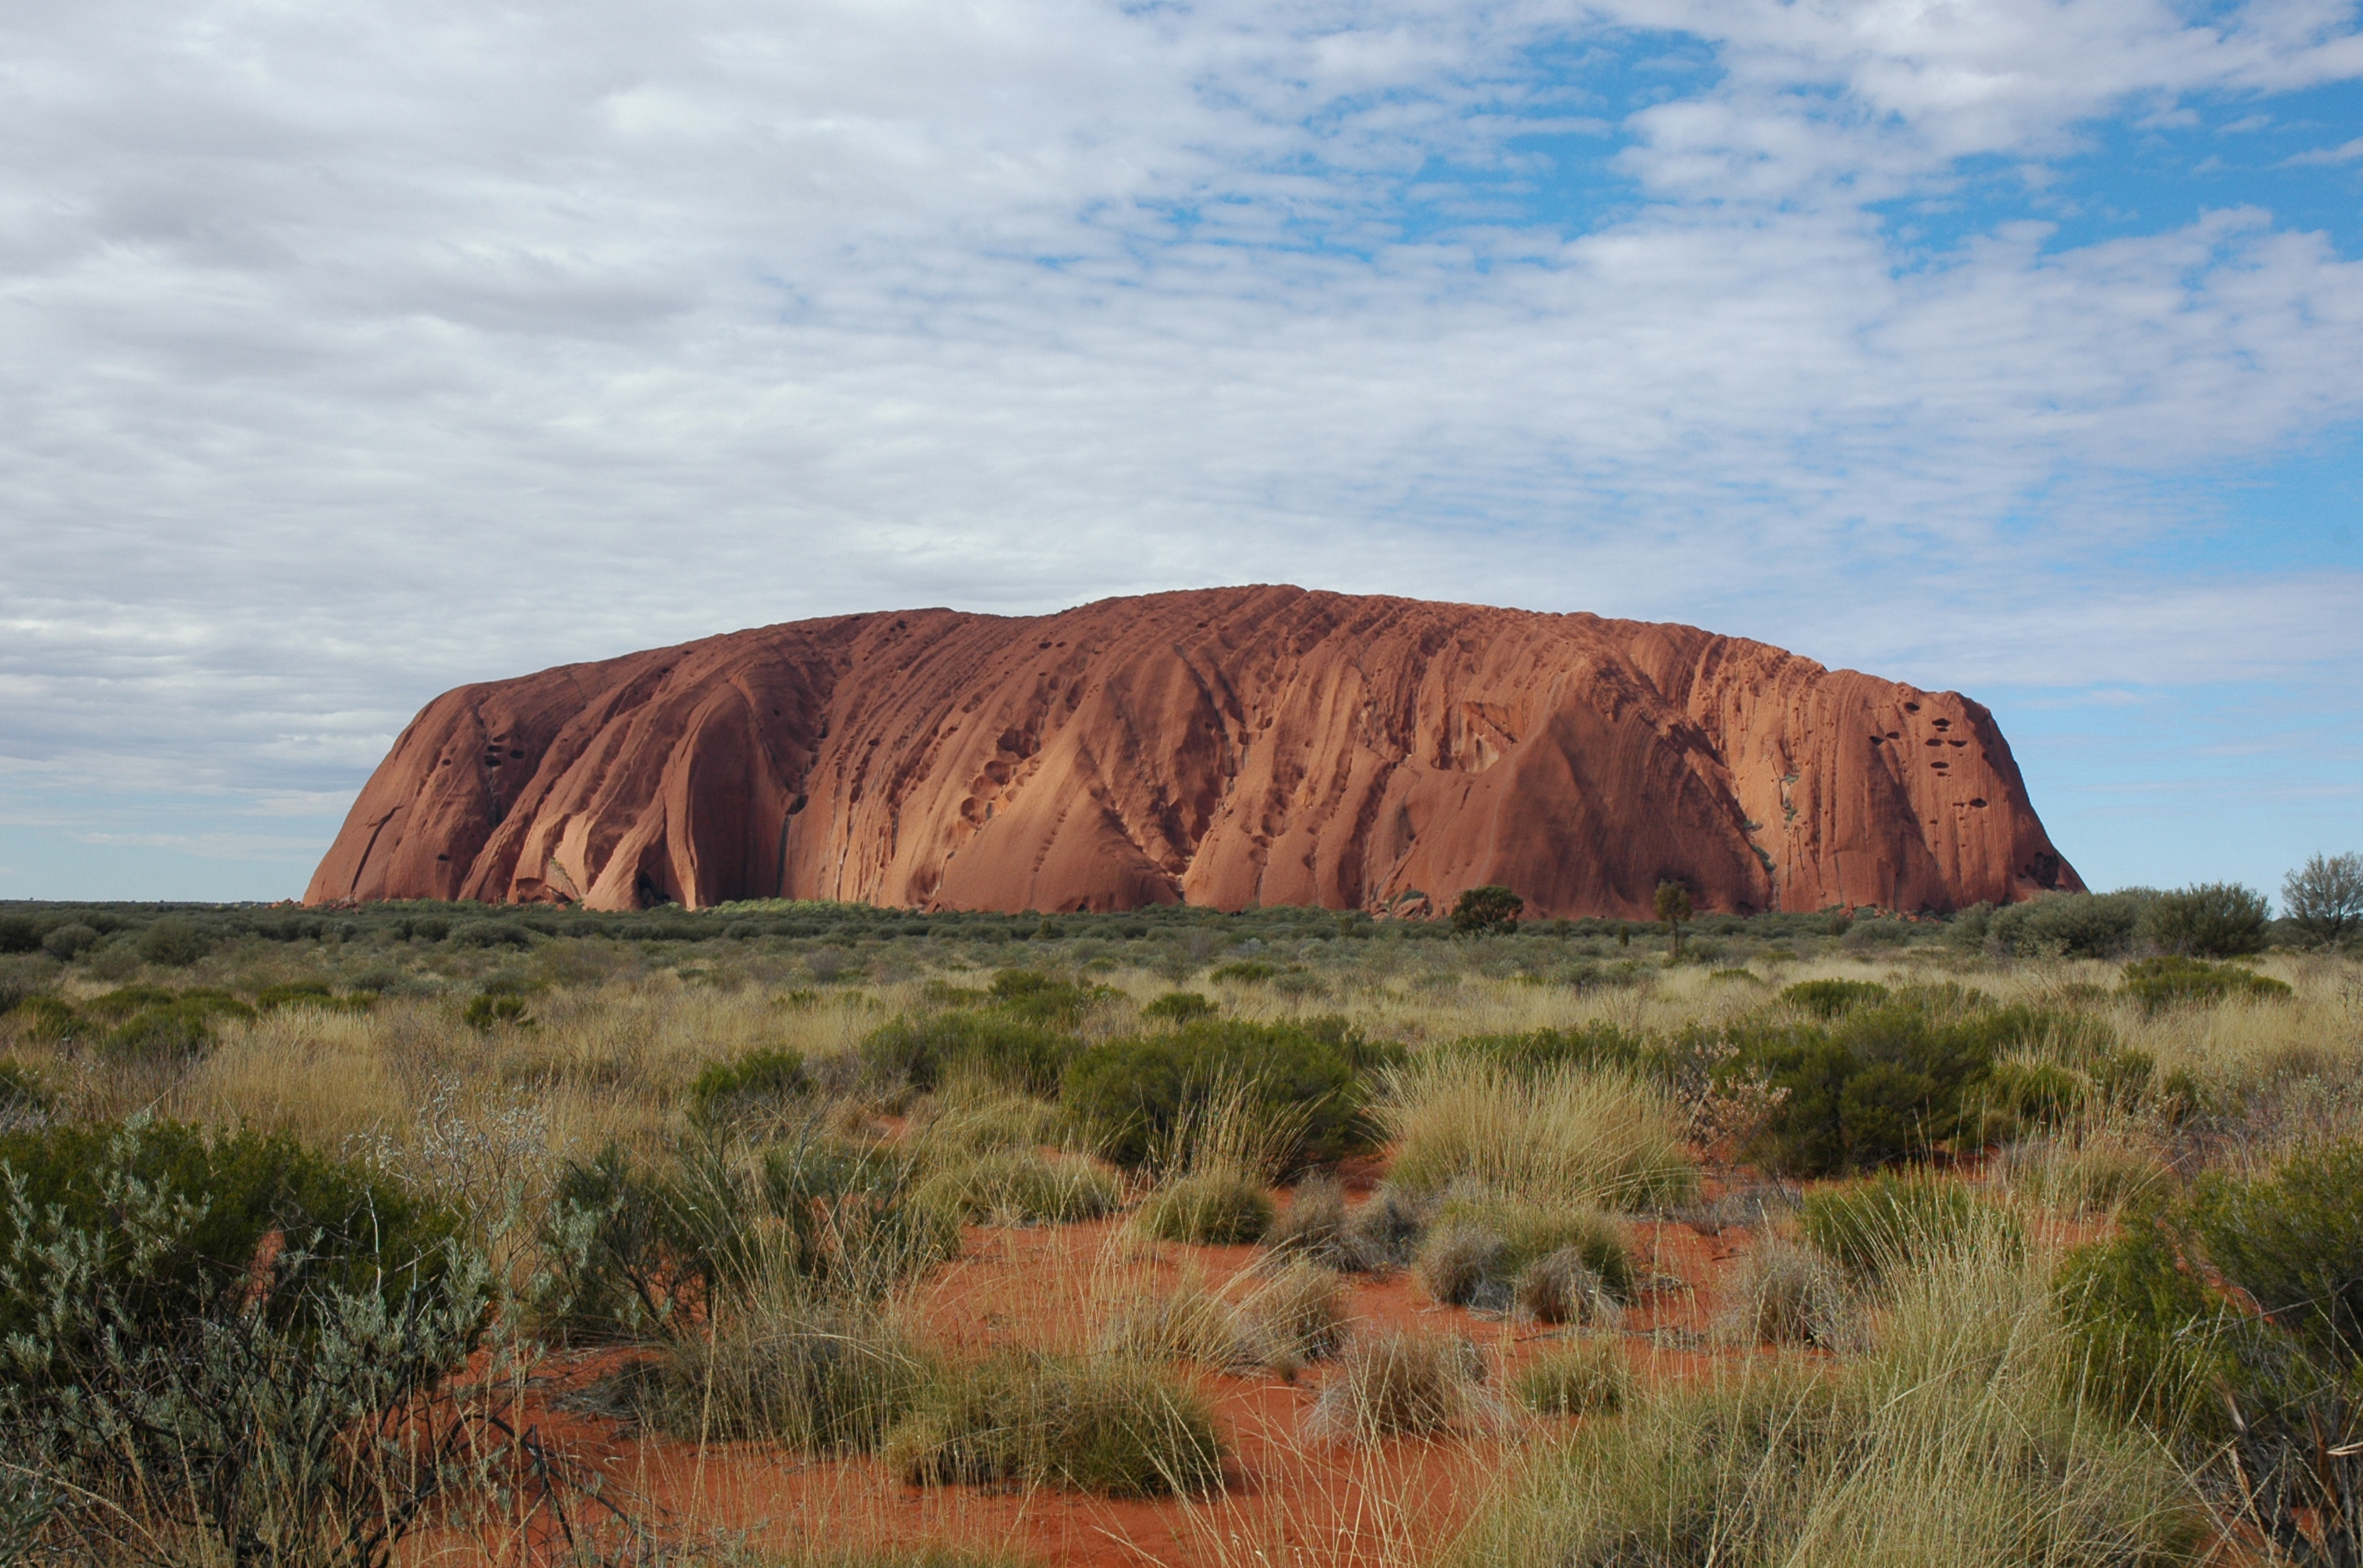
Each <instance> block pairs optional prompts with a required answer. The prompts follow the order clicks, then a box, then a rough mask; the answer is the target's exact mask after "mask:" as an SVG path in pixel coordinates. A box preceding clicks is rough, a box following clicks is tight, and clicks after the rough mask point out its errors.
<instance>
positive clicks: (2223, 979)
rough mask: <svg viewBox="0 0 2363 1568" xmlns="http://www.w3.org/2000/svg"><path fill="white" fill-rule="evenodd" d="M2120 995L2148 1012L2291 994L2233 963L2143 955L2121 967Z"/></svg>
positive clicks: (2289, 990)
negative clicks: (2189, 1004)
mask: <svg viewBox="0 0 2363 1568" xmlns="http://www.w3.org/2000/svg"><path fill="white" fill-rule="evenodd" d="M2124 994H2125V995H2126V996H2128V997H2131V998H2133V999H2135V1000H2136V1001H2138V1002H2139V1003H2141V1004H2142V1010H2143V1011H2145V1012H2149V1013H2157V1012H2161V1011H2164V1010H2166V1009H2168V1008H2170V1007H2179V1006H2181V1005H2184V1004H2186V1003H2193V1002H2200V1003H2205V1002H2217V1001H2222V1000H2224V999H2226V998H2229V997H2242V998H2247V999H2253V1000H2257V1001H2276V1000H2280V999H2283V998H2286V997H2289V996H2291V995H2293V994H2294V993H2293V992H2291V989H2290V988H2289V987H2288V985H2286V984H2285V983H2283V982H2282V981H2280V980H2276V979H2273V978H2271V977H2268V976H2264V975H2259V974H2257V973H2255V972H2254V971H2252V970H2248V969H2244V968H2242V967H2240V966H2238V965H2236V964H2209V963H2204V962H2202V961H2201V960H2200V959H2197V958H2173V957H2169V958H2144V959H2140V960H2138V961H2136V962H2135V963H2131V964H2128V965H2126V966H2125V977H2124Z"/></svg>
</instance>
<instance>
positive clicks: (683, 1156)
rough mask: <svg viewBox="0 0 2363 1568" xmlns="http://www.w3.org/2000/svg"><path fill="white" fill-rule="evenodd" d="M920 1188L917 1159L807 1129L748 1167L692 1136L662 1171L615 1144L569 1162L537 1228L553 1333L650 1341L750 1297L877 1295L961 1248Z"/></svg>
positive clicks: (948, 1220)
mask: <svg viewBox="0 0 2363 1568" xmlns="http://www.w3.org/2000/svg"><path fill="white" fill-rule="evenodd" d="M916 1185H917V1172H916V1169H915V1165H914V1164H913V1162H912V1161H911V1160H909V1159H908V1158H907V1157H904V1156H903V1155H901V1154H897V1153H895V1152H893V1151H889V1150H880V1149H873V1148H867V1147H863V1146H860V1145H857V1144H850V1143H843V1142H840V1141H838V1140H836V1139H833V1138H828V1137H826V1136H823V1135H821V1134H819V1133H818V1132H812V1131H809V1130H807V1131H804V1132H801V1133H800V1134H799V1135H798V1136H796V1137H794V1138H793V1139H790V1140H789V1141H787V1142H784V1143H776V1144H773V1145H771V1146H769V1147H767V1148H765V1149H764V1150H762V1151H761V1153H760V1155H759V1156H754V1157H750V1158H746V1159H733V1158H731V1157H729V1156H728V1155H727V1154H726V1152H725V1151H723V1150H721V1149H719V1148H717V1147H716V1146H715V1145H713V1144H710V1143H704V1142H701V1141H696V1140H692V1141H690V1142H688V1143H683V1144H682V1145H680V1146H679V1147H678V1148H676V1149H675V1150H673V1151H672V1154H671V1159H670V1161H669V1162H668V1164H667V1165H664V1166H650V1165H645V1164H642V1163H641V1162H638V1161H637V1160H635V1159H633V1158H632V1157H631V1156H630V1155H629V1154H627V1153H626V1152H625V1151H624V1150H623V1149H621V1148H620V1147H618V1146H616V1145H613V1144H611V1145H609V1146H608V1147H607V1148H605V1149H603V1150H602V1151H600V1153H599V1154H597V1155H595V1156H594V1158H592V1159H590V1160H588V1161H581V1160H571V1161H568V1162H567V1163H566V1164H565V1165H562V1166H560V1170H559V1173H558V1175H557V1177H556V1178H555V1180H554V1182H553V1188H552V1193H551V1198H550V1202H549V1209H548V1211H547V1216H546V1218H545V1220H544V1221H543V1227H542V1231H541V1245H542V1250H543V1252H544V1253H545V1255H546V1256H547V1257H548V1258H549V1264H550V1277H549V1283H548V1285H547V1286H546V1288H545V1290H544V1292H543V1295H542V1297H541V1300H540V1302H539V1304H538V1309H539V1316H540V1320H541V1323H542V1326H543V1329H544V1331H546V1332H549V1333H553V1334H556V1335H559V1336H560V1337H562V1338H568V1339H578V1340H579V1339H588V1340H594V1341H595V1340H601V1339H617V1338H621V1339H639V1338H647V1337H649V1336H650V1335H652V1334H656V1333H658V1332H660V1331H664V1330H665V1329H667V1327H668V1325H671V1324H672V1323H674V1322H675V1321H676V1320H681V1321H684V1322H685V1321H687V1318H686V1317H685V1316H684V1315H683V1314H684V1309H703V1310H705V1311H707V1312H714V1311H716V1310H719V1309H722V1308H723V1307H724V1306H725V1305H726V1304H727V1302H728V1301H729V1300H730V1299H731V1298H732V1297H746V1296H748V1295H749V1293H750V1292H752V1293H755V1294H759V1295H760V1294H763V1293H768V1292H773V1291H776V1290H780V1289H793V1290H795V1291H802V1292H806V1293H825V1294H828V1295H832V1296H835V1297H840V1298H848V1299H871V1298H875V1297H880V1296H882V1295H883V1294H884V1293H885V1292H886V1291H887V1290H888V1289H890V1288H892V1287H893V1286H894V1285H895V1284H897V1283H899V1282H900V1281H902V1280H904V1279H906V1278H908V1277H909V1276H910V1275H913V1274H915V1273H916V1272H918V1271H919V1270H921V1269H924V1268H926V1267H928V1266H929V1265H931V1264H935V1263H937V1262H939V1261H941V1260H943V1259H945V1258H948V1257H951V1256H955V1255H957V1253H959V1251H960V1222H959V1217H958V1216H957V1215H956V1214H953V1213H949V1212H947V1211H946V1210H945V1209H940V1208H937V1207H933V1206H930V1205H927V1204H923V1203H920V1202H918V1201H917V1199H916V1193H915V1187H916Z"/></svg>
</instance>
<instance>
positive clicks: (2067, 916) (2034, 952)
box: [1986, 888, 2158, 958]
mask: <svg viewBox="0 0 2363 1568" xmlns="http://www.w3.org/2000/svg"><path fill="white" fill-rule="evenodd" d="M2157 897H2158V895H2157V894H2156V893H2154V892H2152V891H2150V890H2149V889H2145V888H2131V889H2120V890H2118V891H2116V892H2113V893H2049V894H2046V895H2045V896H2044V897H2042V898H2039V899H2034V900H2029V901H2027V902H2025V903H2023V904H2012V905H2010V906H2009V907H2008V908H2006V909H2000V910H1996V911H1994V912H1993V914H1992V915H1991V917H1990V918H1989V919H1988V920H1987V922H1986V945H1987V946H1989V947H1991V948H1992V949H1994V950H1995V951H1997V952H2000V953H2002V954H2005V955H2010V956H2013V957H2018V958H2052V957H2064V958H2114V957H2117V956H2119V955H2122V954H2124V953H2125V952H2127V951H2129V950H2131V948H2132V947H2133V944H2134V941H2135V937H2136V932H2137V931H2138V929H2139V927H2140V925H2141V918H2142V911H2144V910H2145V909H2147V907H2148V906H2149V904H2150V902H2151V901H2152V900H2155V899H2156V898H2157Z"/></svg>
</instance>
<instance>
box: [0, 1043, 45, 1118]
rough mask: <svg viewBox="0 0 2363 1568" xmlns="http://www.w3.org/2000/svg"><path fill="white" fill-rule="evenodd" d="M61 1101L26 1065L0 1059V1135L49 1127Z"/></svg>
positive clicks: (5, 1058)
mask: <svg viewBox="0 0 2363 1568" xmlns="http://www.w3.org/2000/svg"><path fill="white" fill-rule="evenodd" d="M57 1109H58V1097H57V1095H56V1094H55V1093H54V1092H52V1091H51V1090H50V1087H49V1086H48V1085H47V1084H45V1083H43V1082H42V1081H41V1076H40V1075H39V1073H36V1072H34V1071H33V1070H32V1069H31V1068H30V1067H28V1066H25V1065H24V1064H23V1063H21V1062H17V1061H15V1060H12V1059H10V1058H7V1057H0V1132H12V1131H15V1130H16V1129H18V1128H22V1127H38V1126H41V1125H44V1124H46V1123H47V1122H48V1121H49V1120H50V1117H51V1116H52V1115H54V1114H55V1113H56V1111H57Z"/></svg>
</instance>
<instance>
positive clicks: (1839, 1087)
mask: <svg viewBox="0 0 2363 1568" xmlns="http://www.w3.org/2000/svg"><path fill="white" fill-rule="evenodd" d="M2082 1027H2083V1026H2081V1025H2080V1024H2075V1023H2063V1022H2062V1021H2060V1020H2059V1019H2058V1018H2055V1017H2054V1015H2051V1014H2048V1013H2045V1012H2042V1011H2040V1010H2033V1009H2025V1008H2003V1009H1995V1008H1991V1007H1989V1006H1987V1005H1985V1004H1984V1003H1983V1002H1982V1000H1981V999H1979V998H1978V997H1976V996H1975V995H1974V994H1972V993H1969V992H1966V991H1963V990H1961V989H1959V988H1957V987H1920V988H1911V989H1908V990H1906V991H1903V992H1899V993H1897V994H1896V995H1894V996H1893V997H1892V998H1891V999H1888V1000H1887V1001H1884V1002H1880V1003H1876V1004H1868V1005H1857V1006H1855V1007H1853V1008H1852V1009H1851V1010H1847V1011H1846V1012H1844V1013H1842V1014H1841V1015H1840V1016H1839V1017H1838V1018H1837V1019H1836V1021H1833V1022H1830V1023H1826V1024H1823V1023H1783V1022H1781V1021H1779V1019H1778V1018H1777V1016H1771V1017H1768V1016H1758V1017H1755V1018H1750V1019H1747V1020H1743V1021H1741V1022H1739V1023H1738V1024H1736V1025H1735V1026H1733V1028H1732V1029H1731V1031H1730V1034H1729V1039H1730V1044H1731V1055H1730V1056H1729V1058H1728V1059H1727V1060H1726V1061H1725V1063H1724V1064H1723V1065H1722V1066H1720V1067H1719V1068H1718V1069H1717V1080H1718V1082H1719V1083H1723V1084H1743V1083H1758V1084H1761V1085H1763V1086H1765V1087H1766V1088H1770V1089H1772V1090H1775V1091H1778V1094H1779V1099H1778V1100H1777V1102H1776V1103H1774V1104H1773V1105H1772V1106H1771V1107H1770V1109H1769V1110H1768V1111H1767V1113H1766V1114H1765V1115H1764V1117H1763V1118H1762V1120H1761V1121H1759V1122H1758V1125H1757V1126H1756V1128H1755V1129H1754V1131H1753V1132H1751V1133H1750V1134H1749V1135H1748V1136H1747V1140H1746V1142H1745V1143H1744V1145H1743V1147H1744V1151H1745V1153H1746V1154H1748V1155H1749V1157H1751V1158H1754V1159H1756V1160H1758V1161H1760V1162H1762V1163H1763V1164H1765V1165H1769V1166H1771V1167H1773V1168H1775V1169H1778V1170H1781V1171H1785V1172H1792V1173H1795V1174H1798V1175H1803V1176H1830V1175H1836V1174H1838V1173H1841V1172H1844V1171H1847V1170H1852V1169H1858V1168H1860V1167H1863V1166H1869V1165H1889V1164H1892V1163H1894V1162H1896V1161H1898V1160H1902V1159H1905V1158H1908V1157H1912V1156H1915V1155H1925V1154H1928V1153H1930V1152H1932V1151H1934V1150H1936V1149H1939V1148H1943V1147H1946V1146H1947V1145H1950V1144H1954V1143H1971V1144H1977V1143H1983V1142H1984V1141H1985V1140H1986V1138H1987V1136H1988V1134H1989V1131H1990V1130H1989V1128H1988V1125H1987V1111H1988V1110H1989V1107H1990V1101H1991V1074H1992V1069H1993V1064H1994V1060H1995V1058H1996V1056H1997V1055H1998V1054H2000V1053H2001V1052H2003V1051H2006V1050H2013V1049H2016V1048H2018V1047H2020V1046H2023V1045H2025V1044H2026V1043H2028V1042H2029V1041H2030V1040H2036V1039H2044V1038H2048V1037H2049V1036H2050V1035H2051V1034H2053V1033H2056V1032H2058V1031H2059V1030H2061V1029H2066V1030H2068V1031H2069V1032H2071V1033H2072V1032H2076V1031H2078V1030H2080V1029H2081V1028H2082Z"/></svg>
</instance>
